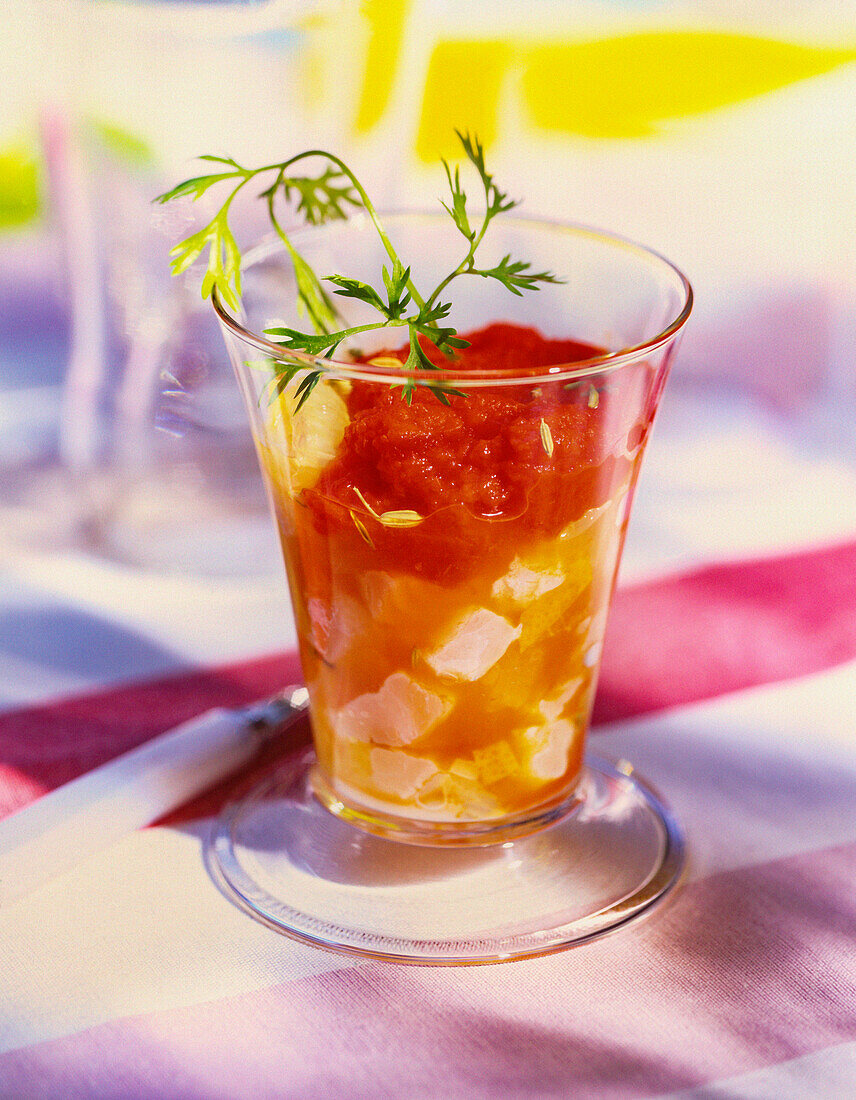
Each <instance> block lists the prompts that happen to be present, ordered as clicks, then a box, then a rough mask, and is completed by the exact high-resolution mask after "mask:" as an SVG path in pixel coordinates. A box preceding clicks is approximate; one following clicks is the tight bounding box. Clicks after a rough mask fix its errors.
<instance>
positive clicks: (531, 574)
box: [491, 558, 565, 603]
mask: <svg viewBox="0 0 856 1100" xmlns="http://www.w3.org/2000/svg"><path fill="white" fill-rule="evenodd" d="M564 579H565V577H564V574H562V573H552V572H537V571H536V570H535V569H530V568H529V566H528V565H524V563H523V562H522V561H521V560H520V558H515V559H514V561H513V562H512V563H511V565H510V566H509V569H508V572H507V573H506V574H505V575H504V576H502V577H500V578H499V580H498V581H496V582H494V585H493V588H492V589H491V592H492V594H493V596H494V598H495V599H500V600H502V599H509V600H514V601H515V603H529V602H530V601H531V600H537V599H538V597H539V596H543V595H544V594H545V593H546V592H552V591H553V589H554V588H558V587H559V585H560V584H562V582H563V581H564Z"/></svg>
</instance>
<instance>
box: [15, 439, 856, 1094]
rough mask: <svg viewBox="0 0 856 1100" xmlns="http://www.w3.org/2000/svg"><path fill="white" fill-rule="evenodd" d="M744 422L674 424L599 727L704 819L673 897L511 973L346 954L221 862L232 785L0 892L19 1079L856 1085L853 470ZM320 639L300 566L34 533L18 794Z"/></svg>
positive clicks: (558, 1088)
mask: <svg viewBox="0 0 856 1100" xmlns="http://www.w3.org/2000/svg"><path fill="white" fill-rule="evenodd" d="M750 438H751V446H752V448H755V451H757V449H758V448H759V447H761V441H760V440H761V437H760V436H759V435H758V433H757V432H756V431H754V429H753V431H752V432H751V433H750V435H748V436H746V437H745V438H744V439H743V442H744V443H745V444H746V445H747V446H748V442H747V441H748V440H750ZM658 439H660V437H658ZM738 442H739V441H736V440H735V439H731V440H730V441H729V440H726V441H725V442H724V443H723V449H722V450H721V451H720V452H719V454H718V457H717V458H716V459H715V461H714V460H713V459H712V458H710V455H711V453H712V452H710V450H708V451H707V452H706V453H707V454H708V457H709V461H708V462H707V465H705V462H704V461H699V460H698V455H696V456H695V458H693V457H692V455H691V454H690V452H689V450H687V448H690V442H688V441H687V440H686V439H685V440H684V441H683V442H681V440H670V439H669V438H668V437H667V436H664V437H662V438H661V441H660V442H658V443H656V444H655V445H654V446H653V450H652V455H651V457H650V459H649V462H650V463H651V476H650V478H649V480H648V481H647V482H646V483H645V487H644V488H643V491H642V493H641V495H640V499H639V500H638V502H637V507H636V514H635V517H634V519H635V527H634V534H633V537H632V539H631V543H630V545H629V548H628V555H627V558H626V569H625V571H624V573H623V580H622V585H621V587H620V589H619V592H618V595H617V598H616V603H615V608H614V612H613V616H612V622H611V626H610V633H609V636H608V642H607V646H606V649H605V656H604V668H603V675H602V681H601V688H600V692H599V696H598V702H597V711H596V720H595V728H594V731H593V733H592V738H593V741H594V743H595V745H596V747H597V748H598V749H599V750H600V751H603V752H604V753H608V754H610V755H614V756H622V757H625V758H627V759H629V760H631V761H632V762H633V763H634V764H635V765H636V766H637V768H638V769H639V771H640V772H641V773H642V774H643V775H645V776H646V777H647V778H649V779H650V780H651V781H652V782H654V783H655V784H656V785H657V786H658V787H659V788H660V790H661V791H662V792H663V793H664V795H665V796H666V797H667V799H668V800H669V801H670V802H671V803H672V805H673V807H674V808H675V810H676V811H677V813H678V815H679V816H680V818H681V819H682V821H683V823H684V825H685V827H686V830H687V833H688V837H689V843H690V849H691V868H690V873H689V876H688V879H687V881H686V884H685V885H684V886H683V888H682V889H681V890H680V892H679V893H678V895H677V896H676V898H675V899H674V901H672V902H671V904H669V905H668V906H666V907H664V908H663V909H662V910H659V911H657V912H655V914H653V915H652V916H651V917H650V918H649V919H647V920H645V921H642V922H640V923H638V924H636V925H632V926H630V927H628V928H626V929H624V930H623V931H621V932H620V933H617V934H615V935H612V936H608V937H606V938H604V939H601V940H599V941H597V942H595V943H592V944H589V945H587V946H585V947H582V948H579V949H576V950H572V951H568V952H564V953H562V954H559V955H555V956H551V957H548V958H543V959H533V960H528V961H523V962H518V963H515V964H512V965H505V966H489V967H475V968H463V969H435V968H405V967H397V966H395V965H392V964H383V963H376V962H369V961H359V960H354V959H349V958H345V957H340V956H337V955H335V954H331V953H326V952H321V951H317V950H314V949H312V948H310V947H306V946H302V945H299V944H297V943H294V942H292V941H290V940H288V939H286V938H284V937H280V936H277V935H276V934H274V933H273V932H271V931H269V930H267V929H265V928H264V927H262V926H261V925H259V924H256V923H255V922H253V921H252V920H250V919H248V918H247V917H246V916H244V915H243V914H242V913H241V912H239V911H238V910H237V909H236V908H234V907H233V906H232V905H231V904H230V903H229V902H228V901H227V900H225V898H224V897H223V896H222V895H221V894H220V893H219V892H218V891H217V889H216V888H215V886H214V885H213V884H212V882H211V881H210V879H209V878H208V875H207V874H206V871H205V868H204V866H203V862H202V859H201V844H202V838H203V837H204V835H205V831H206V830H207V829H208V827H209V825H210V816H211V814H212V813H213V812H214V811H215V810H216V808H217V806H218V805H219V804H220V803H221V802H222V800H223V798H224V797H225V796H226V795H227V794H228V792H229V791H230V790H232V789H233V786H234V783H235V782H236V781H237V780H232V781H230V782H227V783H224V784H222V785H221V787H220V788H218V789H217V790H215V791H213V792H209V793H208V794H207V795H206V796H205V797H203V798H201V799H199V800H197V801H196V802H195V803H194V804H192V805H191V806H187V807H184V808H183V810H182V811H181V812H179V813H177V814H175V815H173V816H172V817H171V818H170V819H168V820H167V821H164V822H162V823H160V824H158V825H157V826H155V827H152V828H149V829H146V830H143V831H141V832H139V833H137V834H135V835H132V836H128V837H127V838H125V839H124V840H122V841H121V842H119V843H118V844H117V845H115V846H114V847H113V848H111V849H110V850H108V851H106V852H104V853H102V854H100V855H97V856H95V857H92V858H90V859H89V860H88V861H87V862H85V863H84V864H82V865H81V866H79V867H78V868H76V869H75V871H74V872H72V873H71V874H68V875H66V876H64V877H63V878H61V879H57V880H55V881H54V882H53V883H51V884H49V885H47V886H45V887H44V888H43V889H41V890H40V891H38V892H37V893H36V894H33V895H31V896H30V897H28V898H26V899H24V900H22V901H21V902H19V903H17V904H15V905H12V906H10V907H9V908H8V909H6V910H5V911H2V912H0V1096H2V1097H14V1098H18V1097H21V1098H30V1097H34V1098H35V1097H51V1098H53V1097H62V1098H67V1100H72V1098H77V1097H80V1098H83V1097H85V1098H90V1097H92V1098H105V1100H106V1098H116V1100H119V1098H154V1097H170V1098H175V1100H203V1098H205V1100H208V1098H211V1100H215V1098H243V1097H255V1098H263V1097H300V1098H304V1097H306V1098H312V1097H319V1098H320V1097H325V1098H326V1097H329V1096H334V1097H337V1098H349V1100H350V1098H354V1100H356V1098H363V1097H372V1098H373V1097H407V1098H411V1097H415V1098H429V1097H430V1098H434V1097H436V1098H449V1097H458V1096H460V1097H474V1098H482V1097H483V1098H488V1097H490V1098H500V1097H501V1098H505V1097H512V1098H516V1097H569V1096H573V1097H577V1096H579V1097H596V1098H601V1097H659V1098H664V1097H669V1098H677V1097H681V1098H690V1097H692V1098H694V1100H700V1098H702V1097H704V1098H711V1100H713V1098H717V1100H720V1098H721V1100H725V1098H728V1100H733V1098H744V1097H745V1098H771V1100H773V1098H776V1100H778V1098H788V1097H800V1098H803V1097H805V1098H812V1100H814V1098H820V1097H823V1098H837V1097H841V1098H845V1097H852V1096H854V1095H856V886H854V884H856V748H854V745H856V737H854V711H856V472H854V471H853V469H852V468H851V467H849V466H847V465H846V463H844V462H841V463H840V464H838V465H836V464H834V463H832V464H831V463H830V461H829V460H828V458H817V459H816V460H815V459H811V458H810V457H808V456H807V455H806V454H805V453H802V452H799V453H798V452H797V451H789V450H788V449H787V448H784V447H783V446H782V445H781V444H780V443H779V442H777V441H775V440H773V439H772V438H771V439H769V440H768V441H767V442H768V443H769V446H768V447H767V450H766V451H765V452H764V453H763V455H762V459H761V466H760V468H759V467H758V465H757V464H753V463H750V462H748V461H746V454H745V452H741V451H740V447H739V446H738ZM696 445H697V444H696V442H692V446H696ZM682 447H683V448H684V450H683V451H682V450H681V448H682ZM755 451H753V453H755ZM725 455H732V456H736V457H735V458H734V462H733V463H732V466H733V468H731V469H730V470H726V468H725V467H726V466H727V465H728V464H727V462H726V460H725V458H724V457H723V456H725ZM676 469H681V470H683V471H684V481H685V483H686V484H679V483H677V482H676V479H675V476H674V471H675V470H676ZM669 471H671V474H669V476H667V473H668V472H669ZM670 479H671V480H670ZM678 481H680V479H678ZM691 489H692V490H694V491H690V490H691ZM631 526H632V527H633V526H634V525H633V524H631ZM293 643H294V638H293V633H292V627H291V625H290V622H289V618H288V608H287V605H286V601H285V596H284V593H283V592H282V589H281V587H280V585H279V584H278V582H271V580H270V579H269V578H264V577H262V578H258V579H256V580H249V581H237V580H233V581H224V582H221V583H214V582H211V581H205V580H203V579H199V578H197V579H184V580H181V579H172V580H170V579H168V578H165V577H153V576H151V575H149V576H147V575H145V574H143V573H141V572H135V571H133V570H129V569H123V568H122V567H120V566H117V565H109V564H107V563H105V562H103V561H97V560H95V559H87V558H86V557H84V556H80V555H78V556H75V555H72V554H65V555H60V554H57V553H53V554H50V553H47V552H46V553H44V554H29V555H27V556H24V555H21V554H18V553H14V552H12V551H11V550H10V551H8V553H6V554H5V557H4V566H3V571H2V574H0V685H2V686H0V705H2V710H1V711H0V814H5V813H7V812H10V811H12V810H13V809H14V808H16V807H17V806H20V805H22V804H24V803H26V802H27V801H28V800H29V799H32V798H34V797H37V796H38V794H39V793H41V792H42V791H44V790H46V789H49V788H51V787H53V786H54V785H56V784H59V783H61V782H63V781H65V780H67V779H69V778H71V777H72V776H73V775H76V774H79V773H81V772H83V771H85V770H87V769H89V768H91V767H93V766H95V765H97V764H98V763H100V762H101V761H103V760H105V759H108V758H110V757H111V756H113V755H115V754H116V753H118V752H120V751H122V750H125V749H127V748H129V747H131V746H133V745H136V744H138V743H140V742H142V741H144V740H145V739H146V738H148V737H150V736H152V735H154V734H156V733H158V732H160V731H162V730H165V729H168V728H170V727H171V726H173V725H175V724H177V723H178V722H180V721H182V720H184V719H187V718H189V717H191V716H193V715H195V714H198V713H200V712H201V711H203V710H205V709H206V708H208V707H210V706H213V705H219V704H225V705H235V704H239V703H243V702H245V701H249V700H252V699H256V698H258V697H259V696H263V695H265V694H266V693H268V692H270V691H272V690H274V689H276V688H277V687H279V686H280V685H281V684H282V683H283V682H285V681H287V680H289V679H291V678H292V677H293V676H294V675H295V673H296V668H297V666H296V661H295V657H294V652H293Z"/></svg>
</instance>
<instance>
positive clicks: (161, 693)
mask: <svg viewBox="0 0 856 1100" xmlns="http://www.w3.org/2000/svg"><path fill="white" fill-rule="evenodd" d="M301 680H302V673H301V671H300V663H299V661H298V659H297V654H296V653H287V654H284V655H283V654H277V655H276V656H272V657H264V658H260V659H257V660H253V661H243V662H241V663H239V664H231V665H223V666H221V667H219V668H210V669H200V670H195V671H185V672H179V673H176V674H175V675H172V676H167V677H163V678H160V679H157V680H148V681H145V682H142V683H133V684H128V685H124V686H122V687H117V688H109V689H107V690H104V691H99V692H95V693H93V694H89V695H80V696H75V697H73V698H69V699H63V700H61V701H59V702H51V703H46V704H44V705H42V706H36V707H27V708H26V709H25V710H18V711H11V712H9V713H7V714H2V715H0V817H3V816H5V815H6V814H8V813H11V812H12V811H13V810H16V809H18V808H19V807H20V806H23V805H25V804H26V803H27V802H30V801H32V800H33V799H35V798H38V797H39V795H41V794H44V792H45V791H48V790H52V789H53V788H54V787H58V786H60V785H61V784H62V783H67V782H68V781H69V780H70V779H74V778H75V777H76V776H78V775H82V774H83V773H84V772H87V771H90V770H91V769H92V768H96V767H98V765H99V764H103V763H105V761H107V760H110V759H112V758H113V757H114V756H118V755H119V754H120V753H123V752H127V751H128V750H129V749H132V748H135V747H136V746H137V745H140V744H142V743H143V742H144V741H147V740H149V738H151V737H154V736H156V735H157V734H159V733H163V732H164V731H166V730H168V729H171V728H172V727H173V726H176V725H178V724H179V723H181V722H185V721H187V720H188V719H190V718H193V717H195V716H196V715H198V714H202V713H203V712H204V711H206V710H209V709H211V708H212V707H238V706H242V705H244V704H246V703H251V702H253V701H254V700H256V699H260V698H263V697H265V696H267V695H271V694H273V693H274V692H276V691H278V690H280V689H281V688H283V687H285V685H286V684H288V683H295V682H297V683H300V682H301Z"/></svg>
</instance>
